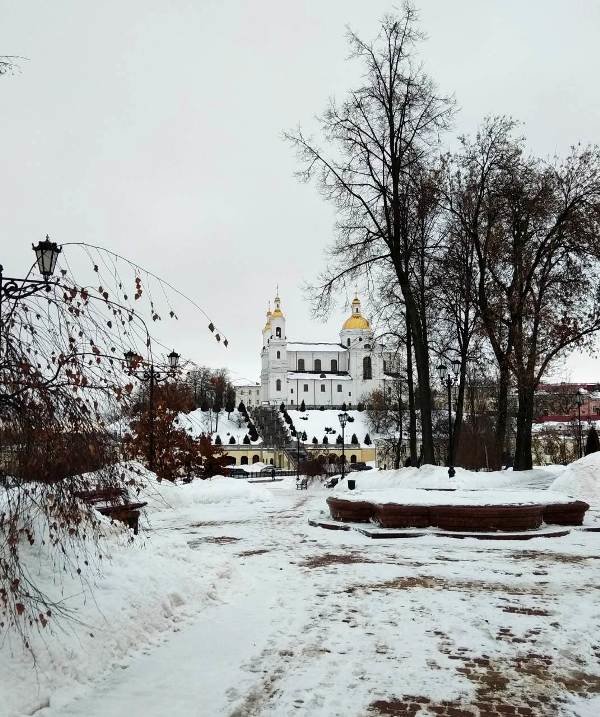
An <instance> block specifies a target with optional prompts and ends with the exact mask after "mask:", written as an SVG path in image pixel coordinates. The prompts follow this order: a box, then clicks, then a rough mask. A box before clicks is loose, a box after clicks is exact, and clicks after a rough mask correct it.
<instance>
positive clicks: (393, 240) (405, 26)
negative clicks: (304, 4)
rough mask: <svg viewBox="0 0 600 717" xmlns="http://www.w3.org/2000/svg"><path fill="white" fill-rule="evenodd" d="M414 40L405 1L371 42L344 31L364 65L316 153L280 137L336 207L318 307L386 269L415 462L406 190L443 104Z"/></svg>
mask: <svg viewBox="0 0 600 717" xmlns="http://www.w3.org/2000/svg"><path fill="white" fill-rule="evenodd" d="M422 38H423V36H422V34H421V32H420V31H419V29H418V27H417V16H416V11H415V9H414V8H413V6H412V5H410V4H409V3H406V4H405V5H404V7H403V11H402V14H401V15H400V16H399V17H394V16H387V17H385V18H384V19H383V21H382V23H381V30H380V33H379V36H378V37H377V39H376V40H375V42H373V43H368V42H365V41H363V40H361V39H360V38H359V37H358V36H357V35H355V34H354V33H352V32H350V33H349V42H350V46H351V48H352V55H353V57H354V58H357V59H359V60H360V61H361V62H362V63H363V65H364V68H365V82H364V84H363V85H362V86H361V87H359V88H357V89H355V90H353V91H351V92H349V94H348V97H347V99H346V100H345V101H344V102H343V103H342V104H341V105H337V104H336V103H335V102H332V103H331V105H330V107H329V109H328V110H327V111H326V112H325V113H324V114H323V115H322V117H321V118H320V124H321V132H322V135H323V138H324V139H325V142H326V144H327V145H328V147H329V151H328V152H325V151H324V150H322V149H321V148H320V147H319V146H318V145H317V144H316V143H315V142H313V141H311V140H310V139H309V138H307V137H306V136H305V135H304V133H303V132H302V131H301V130H298V131H297V132H295V133H292V134H287V135H286V136H287V139H288V140H289V141H290V142H291V143H292V144H293V146H294V147H295V148H296V149H297V151H298V154H299V156H300V158H301V160H302V162H303V164H304V168H303V170H302V171H301V172H300V173H299V176H300V177H301V178H302V179H304V180H310V179H312V178H313V177H316V179H317V181H318V184H319V186H320V189H321V191H322V193H323V195H324V196H325V198H326V199H327V200H329V201H331V202H333V203H334V205H335V206H336V208H337V211H338V223H337V239H336V240H335V242H334V243H333V245H332V246H331V247H330V251H329V259H330V261H329V268H328V269H327V270H326V271H325V272H324V273H323V274H322V276H321V278H320V282H319V285H318V287H316V295H317V306H318V308H319V309H320V310H322V311H326V310H327V309H328V307H329V304H330V301H331V296H332V292H333V291H334V289H336V288H338V287H339V286H341V285H344V284H345V283H346V282H347V281H349V280H353V279H356V277H359V276H364V275H365V274H368V273H369V272H376V271H377V270H378V269H379V267H380V266H382V265H383V266H385V267H391V268H392V270H393V274H394V278H395V282H396V283H397V284H398V287H399V290H400V294H401V295H402V298H403V301H404V307H405V312H406V319H407V325H408V329H409V335H410V337H411V343H412V351H413V352H414V359H415V368H416V372H417V376H418V384H419V393H418V404H419V409H420V414H421V431H422V443H423V458H424V460H425V461H426V462H432V461H433V460H434V451H433V436H432V422H431V410H432V396H431V387H430V376H429V353H430V348H429V337H428V332H427V325H426V323H425V322H424V320H423V315H422V311H421V310H420V293H419V286H418V285H415V281H414V278H413V276H412V275H411V271H410V262H411V258H412V254H411V249H412V240H413V238H414V232H413V231H412V229H413V225H412V222H413V221H414V220H415V216H416V214H417V212H416V211H415V187H416V186H417V185H418V182H419V181H420V178H422V177H423V176H424V175H426V174H427V173H428V172H429V165H430V164H431V162H432V161H433V160H432V157H433V155H434V153H435V151H436V150H437V144H438V139H439V133H440V132H442V131H443V130H445V129H446V127H447V125H448V122H449V120H450V117H451V113H452V109H453V108H452V103H451V102H450V101H449V100H448V99H447V98H445V97H442V96H440V95H439V94H438V93H437V90H436V88H435V86H434V84H433V82H432V81H431V79H430V78H429V77H428V76H427V75H426V74H425V73H424V71H423V69H422V67H421V66H419V65H418V64H417V63H416V61H415V46H416V44H417V43H418V42H419V41H420V40H422Z"/></svg>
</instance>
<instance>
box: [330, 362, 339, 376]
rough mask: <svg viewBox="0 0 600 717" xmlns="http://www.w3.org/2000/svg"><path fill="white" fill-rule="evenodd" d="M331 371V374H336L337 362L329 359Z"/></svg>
mask: <svg viewBox="0 0 600 717" xmlns="http://www.w3.org/2000/svg"><path fill="white" fill-rule="evenodd" d="M331 370H332V371H333V373H337V370H338V369H337V360H336V359H331Z"/></svg>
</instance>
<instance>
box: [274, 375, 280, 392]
mask: <svg viewBox="0 0 600 717" xmlns="http://www.w3.org/2000/svg"><path fill="white" fill-rule="evenodd" d="M275 390H276V391H281V379H280V378H278V379H277V381H275Z"/></svg>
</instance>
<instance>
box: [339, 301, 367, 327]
mask: <svg viewBox="0 0 600 717" xmlns="http://www.w3.org/2000/svg"><path fill="white" fill-rule="evenodd" d="M370 328H371V324H370V323H369V322H368V321H367V319H365V317H364V316H363V315H362V314H361V313H360V299H359V298H358V294H355V295H354V298H353V299H352V315H351V316H349V317H348V318H347V319H346V321H344V325H343V326H342V331H345V330H346V329H370Z"/></svg>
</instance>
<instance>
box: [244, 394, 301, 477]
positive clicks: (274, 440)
mask: <svg viewBox="0 0 600 717" xmlns="http://www.w3.org/2000/svg"><path fill="white" fill-rule="evenodd" d="M249 413H250V417H251V418H252V420H253V422H254V425H255V426H256V428H257V430H258V432H259V434H260V436H261V438H262V439H263V444H264V446H265V447H266V448H267V447H268V448H276V449H278V450H281V451H283V452H284V453H285V455H286V456H287V458H288V460H289V461H290V462H291V463H292V465H293V466H294V467H295V468H298V463H300V465H302V463H303V462H304V461H306V460H307V459H308V451H307V450H306V448H305V447H304V444H303V443H300V448H299V449H298V443H297V441H295V440H294V439H293V438H291V437H290V436H289V435H288V432H287V430H286V428H285V426H284V425H283V422H282V420H281V414H280V413H279V410H278V409H277V408H276V407H275V406H256V407H254V408H251V409H249Z"/></svg>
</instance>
